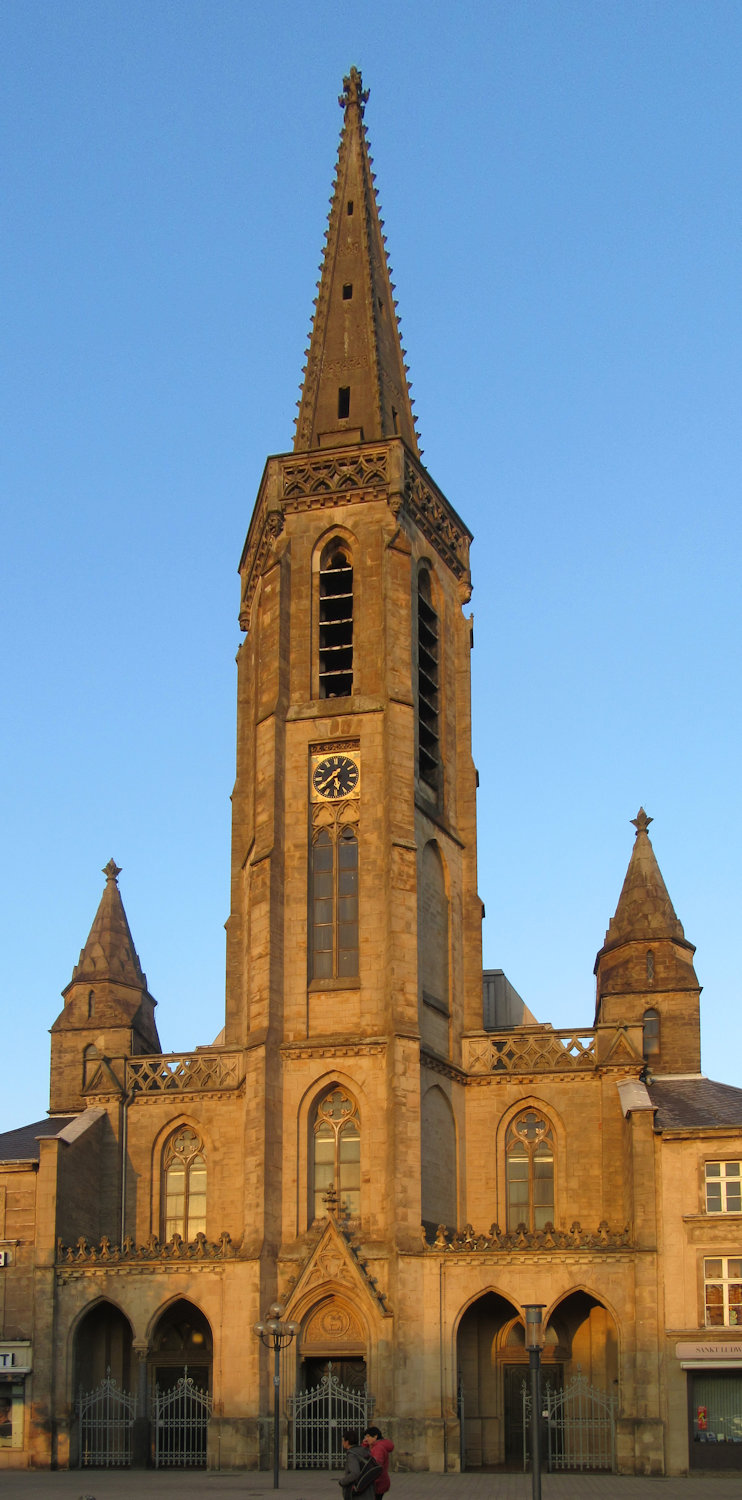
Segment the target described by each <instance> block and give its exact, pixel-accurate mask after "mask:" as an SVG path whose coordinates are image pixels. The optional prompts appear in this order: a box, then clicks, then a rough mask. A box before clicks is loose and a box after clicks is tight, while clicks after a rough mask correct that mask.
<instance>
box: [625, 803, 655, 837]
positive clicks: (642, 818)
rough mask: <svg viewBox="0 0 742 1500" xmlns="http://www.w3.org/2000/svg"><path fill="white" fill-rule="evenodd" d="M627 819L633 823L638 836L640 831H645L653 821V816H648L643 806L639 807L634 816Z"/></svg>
mask: <svg viewBox="0 0 742 1500" xmlns="http://www.w3.org/2000/svg"><path fill="white" fill-rule="evenodd" d="M629 821H630V822H632V823H633V825H634V827H635V829H636V834H637V838H638V836H639V834H640V833H646V831H647V829H648V827H649V825H650V823H653V822H654V818H650V817H649V815H648V814H647V813H645V811H644V808H643V807H640V808H639V811H638V813H637V815H636V817H635V818H631V819H630V820H629Z"/></svg>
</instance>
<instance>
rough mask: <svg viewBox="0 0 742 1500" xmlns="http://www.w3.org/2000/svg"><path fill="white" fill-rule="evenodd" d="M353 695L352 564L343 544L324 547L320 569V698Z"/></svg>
mask: <svg viewBox="0 0 742 1500" xmlns="http://www.w3.org/2000/svg"><path fill="white" fill-rule="evenodd" d="M352 691H353V562H352V560H351V555H350V551H349V549H348V547H347V545H346V543H345V542H341V541H340V540H338V539H336V540H335V541H333V542H329V543H328V545H327V546H326V547H325V549H324V552H323V553H322V557H321V560H320V565H319V695H320V698H349V697H350V694H351V693H352Z"/></svg>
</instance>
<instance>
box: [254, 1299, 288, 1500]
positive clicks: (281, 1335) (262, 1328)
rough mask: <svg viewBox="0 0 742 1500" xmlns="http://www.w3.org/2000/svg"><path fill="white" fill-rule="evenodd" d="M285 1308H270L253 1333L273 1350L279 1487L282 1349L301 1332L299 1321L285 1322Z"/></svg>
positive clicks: (275, 1464) (275, 1463) (275, 1468)
mask: <svg viewBox="0 0 742 1500" xmlns="http://www.w3.org/2000/svg"><path fill="white" fill-rule="evenodd" d="M283 1314H284V1309H283V1308H282V1307H281V1306H280V1305H279V1303H278V1302H274V1303H273V1306H272V1307H270V1308H269V1309H268V1317H267V1318H266V1320H265V1322H264V1323H254V1324H253V1333H256V1334H257V1336H258V1338H259V1339H260V1342H261V1344H265V1347H266V1349H272V1350H273V1488H274V1490H277V1489H278V1450H279V1428H278V1424H279V1413H280V1400H279V1390H280V1380H281V1373H280V1354H281V1350H282V1349H288V1347H289V1344H290V1343H291V1342H292V1340H293V1339H295V1338H296V1335H297V1333H298V1332H299V1324H298V1323H284V1321H283Z"/></svg>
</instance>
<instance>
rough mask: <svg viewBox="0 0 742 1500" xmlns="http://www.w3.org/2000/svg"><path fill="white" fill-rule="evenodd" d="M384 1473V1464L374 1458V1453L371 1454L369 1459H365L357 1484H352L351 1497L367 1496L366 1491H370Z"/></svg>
mask: <svg viewBox="0 0 742 1500" xmlns="http://www.w3.org/2000/svg"><path fill="white" fill-rule="evenodd" d="M383 1473H384V1466H383V1464H380V1463H379V1462H378V1459H375V1458H374V1455H373V1453H369V1455H368V1458H365V1459H364V1460H363V1463H362V1465H361V1472H360V1474H359V1475H358V1478H357V1480H356V1482H355V1484H352V1485H351V1487H350V1493H351V1495H353V1496H356V1495H365V1493H366V1491H367V1490H370V1488H371V1486H372V1484H375V1483H376V1481H377V1479H380V1478H381V1476H382V1474H383Z"/></svg>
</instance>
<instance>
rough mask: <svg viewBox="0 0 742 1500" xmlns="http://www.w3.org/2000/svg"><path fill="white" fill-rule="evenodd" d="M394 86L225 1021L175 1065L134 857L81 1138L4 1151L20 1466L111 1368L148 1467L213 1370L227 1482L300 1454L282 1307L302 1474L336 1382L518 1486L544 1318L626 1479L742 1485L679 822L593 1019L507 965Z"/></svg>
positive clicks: (330, 252)
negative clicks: (485, 902)
mask: <svg viewBox="0 0 742 1500" xmlns="http://www.w3.org/2000/svg"><path fill="white" fill-rule="evenodd" d="M365 101H366V95H365V94H364V92H363V89H362V84H361V79H360V75H359V74H358V73H357V71H356V70H355V69H353V70H352V71H351V73H350V75H349V77H348V78H347V79H346V80H345V81H344V89H343V95H342V98H341V104H342V106H343V128H342V134H341V139H340V147H339V154H338V162H337V172H336V177H335V183H334V189H333V198H332V205H331V211H330V216H329V225H328V231H327V237H326V247H325V252H324V262H323V269H322V274H321V281H320V283H319V289H318V295H317V299H316V305H315V312H314V318H313V325H312V330H311V335H310V340H309V348H308V351H307V365H306V368H305V373H304V384H303V389H302V398H301V403H300V408H299V415H298V419H297V426H296V437H295V442H294V447H293V450H292V452H290V453H286V454H282V455H278V456H275V457H271V458H269V459H268V461H267V464H266V467H265V471H264V474H263V478H262V482H261V485H260V489H259V492H258V497H257V501H256V504H255V509H254V512H253V515H252V519H251V521H250V526H249V530H248V533H247V539H246V542H245V547H244V551H243V554H242V559H241V564H240V576H241V596H240V622H241V625H242V627H243V630H244V632H245V636H244V641H243V643H242V646H241V648H240V652H239V656H238V706H237V771H236V781H235V787H234V794H233V830H232V876H231V912H230V916H229V920H228V923H227V983H226V1015H225V1025H224V1030H223V1032H222V1034H221V1035H220V1037H219V1039H218V1041H217V1043H216V1044H214V1045H211V1046H204V1047H202V1048H199V1049H198V1050H197V1051H196V1052H194V1053H189V1054H167V1055H165V1054H163V1053H162V1051H161V1048H160V1044H159V1039H158V1035H157V1028H156V1024H155V1015H154V1000H153V998H152V996H151V995H150V993H149V990H148V987H147V979H146V975H145V973H144V971H143V969H142V967H141V964H140V961H139V958H138V956H137V952H136V948H135V945H134V941H133V939H132V935H131V932H130V930H129V926H128V922H127V919H126V915H125V911H124V907H123V903H122V898H121V893H120V890H119V885H118V876H119V874H120V871H119V870H118V868H117V866H116V865H115V864H114V863H113V861H111V862H110V863H109V864H108V865H107V866H106V869H105V871H104V874H105V877H106V883H105V887H104V891H103V895H102V899H101V903H100V906H99V909H98V912H97V914H96V916H95V919H94V921H93V925H92V928H91V931H90V934H89V936H88V939H87V941H86V943H85V945H84V947H83V949H82V951H81V953H80V958H79V961H78V963H77V965H76V966H75V968H74V970H73V973H72V978H71V980H70V982H69V984H68V985H67V987H66V989H65V990H64V991H63V997H64V1005H63V1009H62V1011H61V1012H60V1014H59V1015H58V1017H57V1019H56V1020H55V1022H54V1024H53V1027H52V1033H51V1037H52V1040H51V1093H50V1113H49V1117H48V1118H47V1119H46V1120H44V1121H40V1122H35V1123H34V1124H31V1125H28V1126H23V1127H21V1128H19V1129H18V1130H15V1131H11V1132H8V1133H6V1134H5V1135H4V1136H0V1311H1V1312H2V1319H3V1321H2V1324H1V1325H0V1467H2V1466H16V1467H18V1466H42V1467H43V1466H49V1465H53V1466H60V1467H64V1466H67V1465H74V1464H79V1463H84V1462H86V1461H87V1460H86V1455H87V1454H88V1450H87V1448H86V1441H87V1439H86V1438H85V1435H84V1431H83V1425H84V1424H83V1420H82V1415H81V1413H82V1406H81V1393H90V1392H94V1391H95V1390H97V1389H99V1388H100V1387H101V1386H102V1384H103V1383H105V1382H106V1381H107V1380H108V1381H113V1382H115V1385H116V1389H117V1390H118V1391H119V1392H123V1393H125V1394H126V1397H127V1400H128V1401H129V1402H130V1405H129V1407H127V1410H128V1411H129V1412H130V1419H131V1421H130V1425H131V1432H132V1437H131V1443H132V1447H131V1453H130V1459H131V1461H132V1462H135V1463H136V1462H148V1461H151V1460H152V1453H153V1447H152V1445H153V1441H154V1438H153V1419H152V1399H153V1393H154V1392H155V1391H168V1390H171V1389H174V1387H175V1385H176V1384H177V1382H178V1381H182V1380H184V1379H185V1380H190V1382H191V1383H192V1386H193V1388H194V1389H195V1390H196V1391H197V1392H200V1393H201V1394H202V1395H203V1398H204V1401H205V1402H206V1406H205V1408H204V1409H205V1410H206V1412H207V1418H208V1420H207V1424H206V1429H205V1434H206V1435H205V1438H204V1448H203V1453H202V1455H201V1457H202V1458H203V1461H204V1462H207V1463H208V1464H209V1465H210V1466H211V1467H214V1468H218V1467H220V1468H229V1467H240V1466H243V1467H244V1466H246V1467H256V1466H258V1465H267V1464H269V1463H270V1461H271V1443H272V1431H271V1420H270V1419H271V1415H272V1409H273V1391H274V1388H273V1384H272V1378H271V1377H272V1368H271V1364H270V1360H269V1357H268V1356H267V1355H266V1352H265V1349H264V1348H263V1345H262V1344H261V1342H260V1340H259V1338H258V1337H256V1335H255V1333H254V1332H253V1328H254V1325H255V1324H256V1323H257V1322H259V1321H260V1320H261V1319H263V1318H264V1316H265V1313H266V1310H267V1309H268V1308H269V1307H270V1306H271V1305H272V1304H278V1305H280V1306H281V1308H282V1309H283V1311H284V1318H285V1320H287V1321H290V1322H291V1323H292V1324H293V1325H295V1336H294V1337H293V1339H292V1341H291V1342H290V1344H288V1346H287V1347H286V1348H285V1349H284V1351H283V1354H282V1355H281V1402H282V1411H281V1416H282V1422H281V1432H280V1437H281V1446H282V1462H292V1461H295V1460H296V1448H295V1445H296V1431H295V1426H294V1425H293V1424H292V1413H294V1412H295V1410H296V1408H297V1403H298V1402H299V1401H300V1398H301V1397H302V1396H303V1395H304V1394H306V1393H307V1392H311V1391H312V1390H316V1389H319V1388H320V1387H321V1385H322V1381H323V1380H325V1381H326V1380H327V1379H328V1374H329V1371H330V1366H331V1367H332V1371H334V1377H335V1378H336V1379H337V1380H339V1381H340V1382H341V1384H342V1385H343V1388H344V1389H347V1390H349V1391H361V1390H367V1391H368V1393H369V1394H370V1398H372V1400H373V1410H374V1420H375V1421H376V1422H378V1423H379V1424H380V1425H381V1426H382V1428H383V1429H384V1431H385V1432H388V1433H389V1434H390V1435H391V1437H392V1438H393V1439H394V1442H395V1460H396V1462H397V1464H398V1465H399V1466H400V1467H402V1468H408V1469H430V1470H434V1471H438V1472H447V1471H449V1472H450V1471H456V1470H458V1469H459V1468H460V1467H461V1466H462V1465H466V1466H467V1467H482V1466H497V1465H503V1464H517V1463H519V1462H520V1461H521V1459H522V1452H523V1436H524V1433H523V1422H524V1414H523V1380H524V1376H525V1373H526V1371H527V1368H528V1357H527V1351H526V1348H525V1341H524V1308H525V1306H526V1304H528V1303H534V1302H536V1303H539V1304H542V1305H543V1307H544V1347H543V1356H542V1358H543V1370H544V1378H545V1380H547V1381H549V1384H550V1388H551V1389H552V1390H553V1391H554V1392H556V1393H559V1392H562V1391H565V1392H566V1391H567V1390H568V1389H569V1388H570V1384H574V1382H575V1381H581V1382H583V1384H584V1386H585V1388H586V1389H589V1391H590V1393H591V1399H595V1400H596V1401H597V1400H598V1399H600V1400H602V1401H603V1402H604V1405H603V1408H602V1409H603V1410H604V1411H606V1412H609V1413H610V1425H611V1433H612V1437H611V1450H610V1459H609V1463H610V1465H613V1466H614V1467H615V1468H617V1469H618V1470H619V1471H621V1472H624V1473H647V1474H663V1473H664V1474H682V1473H685V1472H687V1471H688V1469H689V1467H704V1466H719V1465H722V1466H724V1465H729V1466H733V1465H734V1464H735V1463H736V1462H738V1456H739V1466H742V1326H739V1327H738V1323H737V1318H738V1315H739V1317H740V1320H741V1321H742V1311H740V1309H742V1202H741V1201H740V1186H741V1181H742V1179H741V1177H740V1173H741V1172H742V1090H738V1089H735V1088H730V1087H728V1086H725V1085H721V1084H714V1083H712V1082H710V1081H709V1080H707V1079H705V1078H704V1077H703V1076H702V1074H701V1071H700V1068H701V1063H700V1013H699V996H700V987H699V984H698V981H697V978H696V974H695V969H694V964H693V955H694V949H693V947H692V945H691V944H690V943H689V942H688V940H687V939H686V938H685V935H684V931H683V927H682V925H681V923H680V922H679V920H678V918H677V916H676V914H675V911H674V909H673V906H672V903H671V900H670V897H669V895H668V892H667V890H666V887H665V885H664V881H663V879H662V875H661V873H660V870H659V866H658V864H657V860H656V858H655V855H654V851H653V848H652V844H651V842H650V839H649V835H648V826H649V822H650V821H651V820H650V819H649V818H648V817H647V815H646V814H645V813H644V811H643V810H640V812H639V814H638V816H637V818H636V819H635V820H634V823H635V829H636V832H635V839H634V843H633V848H632V850H631V855H630V860H629V864H628V871H627V873H626V878H625V881H624V884H623V887H622V889H621V891H620V895H619V899H618V904H617V908H616V912H615V914H614V916H613V917H612V919H611V921H610V923H609V927H608V931H607V933H606V937H605V942H604V943H603V946H602V947H601V949H600V951H599V953H598V957H597V960H596V966H595V974H596V1010H595V1016H594V1018H593V1020H592V1023H591V1024H588V1025H584V1026H583V1025H580V1026H576V1027H575V1029H574V1030H569V1031H565V1030H556V1029H554V1028H553V1027H552V1026H550V1025H549V1024H546V1023H538V1022H537V1021H536V1020H535V1019H534V1017H533V1016H532V1015H531V1014H530V1012H528V1011H527V1010H526V1008H525V1006H524V1005H523V1003H522V1001H520V1000H519V997H518V996H517V995H516V994H515V992H514V991H513V990H512V989H511V988H510V987H509V986H508V985H507V982H506V981H505V980H504V976H502V975H501V974H499V973H498V972H497V971H489V972H487V973H485V974H484V976H483V971H482V946H481V922H482V906H481V901H480V898H479V895H478V891H477V861H476V781H477V777H476V770H475V767H474V764H473V761H472V753H471V705H470V668H469V660H470V651H471V645H472V641H471V624H470V621H469V619H468V618H467V616H466V614H465V613H464V610H465V606H466V604H467V602H468V599H469V596H470V590H471V579H470V568H469V547H470V542H471V535H470V533H469V531H468V529H467V527H466V525H465V523H464V521H462V520H461V518H460V517H459V516H458V515H457V513H456V511H455V510H454V509H453V507H452V506H451V504H450V503H449V501H448V500H447V498H446V497H445V496H444V495H443V494H442V493H441V491H440V490H439V489H438V487H437V486H436V484H435V483H434V481H433V479H432V478H431V476H430V475H429V474H428V472H427V470H426V469H425V468H424V466H423V465H422V463H421V460H420V453H419V448H418V439H417V431H416V426H415V421H414V418H413V414H412V403H411V401H410V395H409V389H408V384H407V372H406V367H405V363H404V352H403V350H402V348H401V343H400V337H399V331H398V325H397V317H396V304H395V302H394V295H393V292H394V288H393V285H392V283H391V280H390V274H389V268H388V264H387V258H386V252H385V244H384V236H383V233H382V225H381V222H380V220H379V215H378V208H377V203H376V196H375V191H374V187H373V176H372V172H371V166H370V160H369V154H368V145H367V140H366V134H365V125H364V120H363V116H364V108H365ZM617 885H618V881H617ZM483 993H484V1000H483ZM291 1403H293V1405H292V1404H291ZM560 1441H561V1442H562V1444H563V1446H564V1444H565V1443H566V1444H567V1446H568V1444H569V1439H568V1438H564V1436H563V1437H562V1438H561V1439H560ZM562 1456H564V1454H563V1453H562ZM314 1457H315V1458H316V1457H317V1455H316V1453H315V1454H314ZM320 1458H321V1455H320ZM318 1461H319V1460H318Z"/></svg>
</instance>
